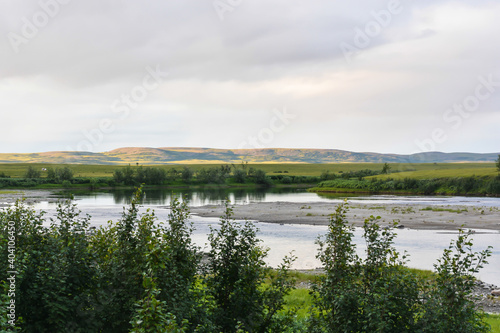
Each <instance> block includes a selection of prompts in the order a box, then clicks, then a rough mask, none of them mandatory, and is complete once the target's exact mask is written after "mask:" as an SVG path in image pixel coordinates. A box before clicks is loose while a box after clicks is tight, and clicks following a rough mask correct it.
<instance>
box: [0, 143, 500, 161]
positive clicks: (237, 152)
mask: <svg viewBox="0 0 500 333" xmlns="http://www.w3.org/2000/svg"><path fill="white" fill-rule="evenodd" d="M498 154H499V153H489V154H478V153H441V152H426V153H417V154H411V155H398V154H379V153H356V152H351V151H345V150H338V149H292V148H267V149H213V148H175V147H173V148H131V147H128V148H118V149H114V150H111V151H108V152H102V153H91V152H71V151H53V152H45V153H31V154H0V163H68V164H128V163H131V164H135V163H141V164H194V163H199V164H202V163H240V162H241V161H248V162H249V163H349V162H350V163H385V162H387V163H450V162H493V161H495V160H496V159H497V158H498Z"/></svg>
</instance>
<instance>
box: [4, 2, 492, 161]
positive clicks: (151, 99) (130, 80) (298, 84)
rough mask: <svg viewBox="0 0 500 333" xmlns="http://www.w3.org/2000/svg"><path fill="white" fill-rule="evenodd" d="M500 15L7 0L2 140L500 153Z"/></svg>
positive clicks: (20, 148) (356, 5)
mask: <svg viewBox="0 0 500 333" xmlns="http://www.w3.org/2000/svg"><path fill="white" fill-rule="evenodd" d="M499 17H500V2H499V1H472V0H470V1H440V0H433V1H405V0H402V1H394V0H391V1H386V0H383V1H378V0H363V1H340V0H339V1H332V0H307V1H306V0H302V1H297V0H271V1H269V0H216V1H212V0H182V1H181V0H178V1H156V0H151V1H131V0H130V1H103V0H95V1H94V0H85V1H83V0H72V1H70V0H40V1H29V0H23V1H19V0H3V1H1V2H0V31H1V35H2V38H1V39H0V107H1V117H0V122H1V137H0V152H2V153H14V152H41V151H54V150H56V151H57V150H81V151H94V152H101V151H107V150H111V149H114V148H119V147H128V146H134V147H212V148H260V147H285V148H335V149H344V150H352V151H358V152H365V151H374V152H384V153H403V154H404V153H414V152H420V151H428V150H437V151H445V152H456V151H469V152H499V151H500V146H499V142H500V130H499V129H500V61H499V59H500V43H499V37H498V36H499V33H500V20H499V19H498V18H499Z"/></svg>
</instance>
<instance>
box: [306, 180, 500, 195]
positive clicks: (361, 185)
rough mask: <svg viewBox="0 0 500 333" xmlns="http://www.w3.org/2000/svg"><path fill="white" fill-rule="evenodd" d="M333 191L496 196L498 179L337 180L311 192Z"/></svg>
mask: <svg viewBox="0 0 500 333" xmlns="http://www.w3.org/2000/svg"><path fill="white" fill-rule="evenodd" d="M335 189H351V190H362V191H367V192H374V193H376V192H409V193H415V194H427V195H429V194H455V195H457V194H461V195H467V194H469V195H499V194H500V177H495V178H491V177H487V176H481V177H479V176H472V177H457V178H435V179H414V178H404V179H393V178H387V179H377V178H370V179H362V178H361V179H353V178H350V179H344V178H337V179H333V180H327V181H323V182H321V183H319V184H318V185H317V187H315V188H313V189H311V191H314V192H328V191H333V190H335Z"/></svg>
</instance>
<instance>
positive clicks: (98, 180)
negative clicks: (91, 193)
mask: <svg viewBox="0 0 500 333" xmlns="http://www.w3.org/2000/svg"><path fill="white" fill-rule="evenodd" d="M319 181H320V177H313V176H293V175H283V174H279V175H270V176H268V175H267V174H266V172H265V171H264V170H261V169H256V168H253V167H249V166H248V165H247V164H241V165H238V166H237V165H234V164H226V165H221V166H216V167H207V168H201V169H198V170H194V169H192V168H190V167H187V166H184V167H179V168H170V169H168V170H167V169H165V168H161V167H144V166H130V165H128V166H126V167H122V168H118V169H115V171H114V173H113V177H74V174H73V171H72V170H71V169H70V168H69V167H63V168H47V169H44V170H38V169H35V168H34V167H32V166H29V167H28V169H27V171H26V172H25V174H24V177H23V178H10V177H8V176H7V175H5V174H0V188H2V187H3V188H12V187H14V188H15V187H20V188H25V187H35V186H38V185H41V186H42V187H54V186H63V187H71V186H73V185H81V186H85V185H88V186H89V187H91V188H97V187H102V186H138V185H140V184H145V185H205V184H216V185H222V184H257V185H261V186H271V185H273V184H316V183H318V182H319Z"/></svg>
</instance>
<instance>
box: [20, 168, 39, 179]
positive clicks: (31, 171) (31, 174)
mask: <svg viewBox="0 0 500 333" xmlns="http://www.w3.org/2000/svg"><path fill="white" fill-rule="evenodd" d="M41 174H42V173H41V172H40V171H39V170H36V169H35V168H34V167H33V166H31V165H30V166H28V170H26V173H25V174H24V178H40V176H41Z"/></svg>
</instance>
